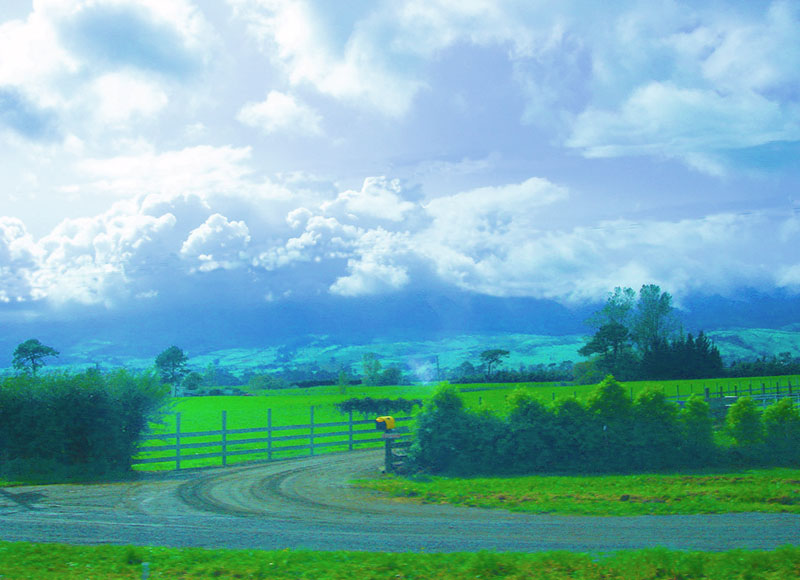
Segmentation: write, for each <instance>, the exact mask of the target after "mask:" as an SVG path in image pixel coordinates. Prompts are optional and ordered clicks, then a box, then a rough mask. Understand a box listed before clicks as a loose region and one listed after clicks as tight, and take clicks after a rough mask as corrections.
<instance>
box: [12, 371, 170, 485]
mask: <svg viewBox="0 0 800 580" xmlns="http://www.w3.org/2000/svg"><path fill="white" fill-rule="evenodd" d="M168 395H169V390H168V388H166V387H164V386H162V385H161V384H160V382H159V381H158V379H157V377H155V376H153V375H151V374H142V375H134V374H131V373H129V372H127V371H124V370H121V371H115V372H111V373H108V374H103V373H100V372H97V371H94V370H90V371H87V372H84V373H80V374H59V373H54V374H49V375H46V376H42V377H31V376H19V377H12V378H6V379H5V380H4V381H3V382H2V383H0V476H2V477H4V478H6V479H12V478H23V479H28V480H30V479H44V480H59V479H65V478H93V477H97V476H102V475H111V474H119V473H121V472H125V471H128V470H129V469H130V467H131V458H132V457H133V455H134V454H135V453H136V446H137V443H138V442H139V440H140V438H141V436H142V434H143V432H144V431H145V429H146V428H147V426H148V422H149V421H153V420H157V419H158V417H159V413H160V411H161V409H162V408H163V407H164V405H165V404H166V401H167V400H168Z"/></svg>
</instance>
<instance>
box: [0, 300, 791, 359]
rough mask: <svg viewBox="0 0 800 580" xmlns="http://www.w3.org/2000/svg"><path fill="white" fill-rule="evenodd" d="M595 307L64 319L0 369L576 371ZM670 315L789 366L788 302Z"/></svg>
mask: <svg viewBox="0 0 800 580" xmlns="http://www.w3.org/2000/svg"><path fill="white" fill-rule="evenodd" d="M601 306H602V304H591V305H581V306H579V307H577V306H576V307H573V308H570V307H566V306H564V305H561V304H558V303H555V302H552V301H547V300H534V299H525V298H494V297H488V296H480V295H474V294H467V293H451V294H435V295H430V294H422V293H413V292H409V293H405V294H396V295H392V296H388V297H387V296H383V297H375V298H369V299H359V300H347V299H342V298H322V299H317V300H314V301H303V302H300V301H295V302H291V301H285V302H281V303H268V304H257V305H247V304H229V305H225V304H214V305H198V304H187V305H185V306H184V307H183V308H173V309H170V310H166V311H164V310H159V309H158V308H154V307H150V308H143V309H141V310H140V311H139V312H137V313H136V314H135V315H121V314H116V313H113V312H110V313H106V314H105V315H102V316H101V315H97V314H93V315H91V316H89V315H85V314H84V313H83V312H82V311H80V310H76V311H73V312H69V313H62V314H61V315H60V316H53V317H50V318H48V320H46V321H43V320H42V321H39V320H36V319H33V320H16V321H9V320H8V319H6V321H5V323H4V325H3V333H2V335H1V336H0V368H2V367H5V368H6V369H8V368H9V367H10V366H11V358H12V353H13V350H14V348H15V347H16V345H17V344H19V343H20V342H22V341H24V340H26V339H28V338H32V337H35V338H39V339H40V340H41V341H42V342H43V343H45V344H48V345H51V346H53V347H54V348H56V349H57V350H59V351H60V352H61V356H60V357H59V358H58V359H54V360H52V361H50V364H49V365H48V366H51V367H52V366H69V367H79V368H80V367H87V366H94V365H95V364H99V365H100V366H102V367H103V368H113V367H119V366H125V367H130V368H148V367H150V366H152V364H153V361H154V359H155V357H156V356H157V355H158V353H159V352H161V351H162V350H164V349H165V348H167V347H169V346H170V345H173V344H174V345H177V346H179V347H181V348H182V349H184V351H186V352H187V354H188V355H189V357H190V361H191V366H192V367H193V368H197V369H202V368H205V367H206V366H207V365H208V364H211V363H214V364H217V365H219V366H222V367H227V368H229V369H230V370H232V371H234V372H244V371H247V370H257V369H262V370H278V369H282V368H286V367H289V366H293V365H300V364H305V363H316V364H319V365H325V366H327V367H336V366H341V365H359V366H360V361H361V357H362V356H363V354H364V353H366V352H374V353H377V354H378V355H379V356H381V357H382V358H383V359H384V361H385V362H386V363H397V364H401V365H411V366H412V367H413V366H414V365H420V364H426V363H424V360H425V359H428V360H430V359H432V357H434V356H438V357H439V364H440V366H441V367H442V368H446V367H450V368H452V367H455V366H457V365H459V364H460V363H462V362H463V361H465V360H469V361H471V362H472V363H473V364H476V363H477V362H478V360H477V359H478V355H479V354H480V352H481V351H482V350H485V349H488V348H503V349H506V350H509V351H511V356H510V357H509V359H508V360H507V362H506V363H505V365H506V368H517V367H518V366H519V365H520V364H525V365H529V364H550V363H560V362H562V361H566V360H572V361H579V360H582V357H580V356H579V355H578V353H577V350H578V349H579V348H580V347H581V346H582V345H583V344H584V341H585V339H586V337H588V336H589V335H590V334H591V333H592V329H591V328H589V327H587V326H586V325H585V323H584V322H585V320H586V319H587V318H588V317H589V316H590V315H591V313H593V312H594V311H596V310H597V309H598V308H599V307H601ZM681 307H682V308H681V310H679V311H678V314H679V315H680V319H681V321H682V327H683V329H684V332H686V333H689V332H691V333H693V334H697V332H698V331H699V330H701V329H703V330H705V331H706V333H707V334H708V335H709V336H710V337H711V338H712V339H713V340H714V342H715V344H716V345H717V346H718V347H719V349H720V351H721V353H722V355H723V357H724V358H725V359H726V360H728V361H729V360H732V359H755V358H758V357H761V356H771V355H773V354H779V353H781V352H786V351H789V352H791V353H792V354H793V355H794V356H798V355H800V332H798V331H799V330H800V297H795V296H787V295H770V296H765V295H758V294H750V295H747V296H743V297H740V298H739V299H736V300H734V299H726V298H720V297H696V298H694V299H690V300H684V301H683V302H682V304H681ZM355 368H358V367H355Z"/></svg>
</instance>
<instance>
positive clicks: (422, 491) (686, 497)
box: [354, 469, 800, 516]
mask: <svg viewBox="0 0 800 580" xmlns="http://www.w3.org/2000/svg"><path fill="white" fill-rule="evenodd" d="M354 484H355V485H358V486H359V487H364V488H368V489H372V490H376V491H379V492H382V493H385V494H388V495H389V496H391V497H394V498H402V499H403V501H416V502H421V503H446V504H452V505H459V506H469V507H480V508H490V509H506V510H510V511H519V512H527V513H536V514H557V515H591V516H638V515H673V514H713V513H732V512H786V513H795V514H800V469H752V470H746V471H741V472H733V473H731V472H725V473H712V472H707V473H696V474H643V475H642V474H637V475H602V476H601V475H597V476H569V477H566V476H557V475H536V476H526V477H497V478H463V479H462V478H449V477H428V476H418V477H413V476H412V477H410V478H403V477H397V476H391V475H385V476H381V477H380V478H379V479H364V480H357V481H355V482H354Z"/></svg>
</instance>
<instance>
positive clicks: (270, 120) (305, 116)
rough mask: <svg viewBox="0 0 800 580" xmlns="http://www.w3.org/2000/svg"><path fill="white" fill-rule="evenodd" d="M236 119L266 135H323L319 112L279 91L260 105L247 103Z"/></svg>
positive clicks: (270, 95) (269, 95) (271, 92)
mask: <svg viewBox="0 0 800 580" xmlns="http://www.w3.org/2000/svg"><path fill="white" fill-rule="evenodd" d="M236 119H237V120H238V121H239V122H241V123H244V124H245V125H249V126H250V127H255V128H257V129H261V130H262V131H264V132H265V133H275V132H277V131H285V132H289V133H299V134H305V135H319V134H320V133H322V129H321V128H320V122H321V120H322V117H320V115H319V114H318V113H317V112H315V111H314V110H313V109H311V108H310V107H308V106H306V105H303V104H302V103H299V102H297V100H296V99H295V98H294V97H292V96H291V95H287V94H284V93H281V92H278V91H270V92H269V94H268V95H267V98H266V100H264V101H261V102H259V103H247V104H246V105H245V106H244V107H242V109H241V110H240V111H239V113H238V114H237V115H236Z"/></svg>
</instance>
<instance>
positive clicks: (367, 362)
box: [361, 352, 383, 386]
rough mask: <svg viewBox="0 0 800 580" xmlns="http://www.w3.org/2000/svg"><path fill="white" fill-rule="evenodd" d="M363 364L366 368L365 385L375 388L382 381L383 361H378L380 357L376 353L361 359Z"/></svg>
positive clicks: (368, 354)
mask: <svg viewBox="0 0 800 580" xmlns="http://www.w3.org/2000/svg"><path fill="white" fill-rule="evenodd" d="M361 364H362V366H363V368H364V384H365V385H370V386H375V385H378V384H379V383H380V380H381V369H382V368H383V365H381V361H379V360H378V355H376V354H375V353H374V352H368V353H365V354H364V356H363V357H362V358H361Z"/></svg>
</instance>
